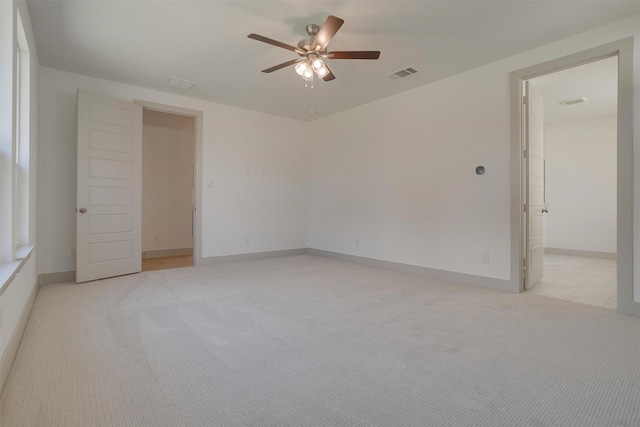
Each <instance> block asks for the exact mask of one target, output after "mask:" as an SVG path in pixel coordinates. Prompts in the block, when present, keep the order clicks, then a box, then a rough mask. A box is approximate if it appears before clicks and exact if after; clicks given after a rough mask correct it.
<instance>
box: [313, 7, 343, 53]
mask: <svg viewBox="0 0 640 427" xmlns="http://www.w3.org/2000/svg"><path fill="white" fill-rule="evenodd" d="M342 24H344V20H342V19H340V18H337V17H335V16H333V15H329V16H328V17H327V20H326V21H324V24H322V28H320V31H318V35H317V36H316V39H315V42H314V46H313V47H314V48H315V49H316V50H326V49H327V45H328V44H329V42H330V41H331V39H332V38H333V36H335V35H336V33H337V32H338V30H339V29H340V27H342ZM318 46H320V49H318Z"/></svg>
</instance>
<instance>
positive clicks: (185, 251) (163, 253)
mask: <svg viewBox="0 0 640 427" xmlns="http://www.w3.org/2000/svg"><path fill="white" fill-rule="evenodd" d="M192 254H193V248H180V249H159V250H157V251H142V259H149V258H164V257H169V256H182V255H192Z"/></svg>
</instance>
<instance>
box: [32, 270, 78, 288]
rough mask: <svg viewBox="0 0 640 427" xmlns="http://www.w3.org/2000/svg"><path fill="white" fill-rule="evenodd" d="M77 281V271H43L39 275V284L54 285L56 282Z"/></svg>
mask: <svg viewBox="0 0 640 427" xmlns="http://www.w3.org/2000/svg"><path fill="white" fill-rule="evenodd" d="M75 281H76V272H75V271H59V272H57V273H43V274H41V275H40V276H38V285H40V286H43V285H52V284H54V283H65V282H74V283H75Z"/></svg>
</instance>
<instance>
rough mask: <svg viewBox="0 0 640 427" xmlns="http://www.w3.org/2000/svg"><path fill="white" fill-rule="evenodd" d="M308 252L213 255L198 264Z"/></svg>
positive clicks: (286, 251) (249, 259)
mask: <svg viewBox="0 0 640 427" xmlns="http://www.w3.org/2000/svg"><path fill="white" fill-rule="evenodd" d="M306 253H307V248H299V249H286V250H282V251H269V252H254V253H249V254H237V255H222V256H213V257H207V258H202V259H201V260H200V262H198V266H201V265H213V264H223V263H225V262H238V261H251V260H254V259H263V258H275V257H283V256H292V255H304V254H306Z"/></svg>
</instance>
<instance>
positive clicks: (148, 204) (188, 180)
mask: <svg viewBox="0 0 640 427" xmlns="http://www.w3.org/2000/svg"><path fill="white" fill-rule="evenodd" d="M142 123H143V131H142V271H150V270H164V269H170V268H179V267H189V266H193V265H194V215H193V213H194V194H195V192H194V171H195V136H196V118H195V117H193V116H187V115H182V114H175V113H171V112H167V111H159V110H156V109H151V108H146V107H145V108H143V120H142Z"/></svg>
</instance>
